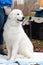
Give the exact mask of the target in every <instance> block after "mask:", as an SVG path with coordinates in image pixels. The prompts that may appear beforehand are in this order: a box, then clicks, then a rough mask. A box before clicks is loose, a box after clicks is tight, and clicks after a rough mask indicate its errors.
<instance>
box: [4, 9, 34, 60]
mask: <svg viewBox="0 0 43 65" xmlns="http://www.w3.org/2000/svg"><path fill="white" fill-rule="evenodd" d="M23 20H24V16H23V13H22V11H21V10H18V9H14V10H13V11H12V12H11V13H10V14H9V16H8V19H7V22H6V24H5V26H4V32H3V37H4V41H5V43H6V47H7V50H8V58H9V59H11V60H13V59H15V58H16V57H17V54H21V55H23V56H25V57H27V58H30V57H31V53H32V52H33V45H32V43H31V41H30V40H29V38H28V37H27V35H26V34H25V32H24V30H23V28H22V25H21V22H23Z"/></svg>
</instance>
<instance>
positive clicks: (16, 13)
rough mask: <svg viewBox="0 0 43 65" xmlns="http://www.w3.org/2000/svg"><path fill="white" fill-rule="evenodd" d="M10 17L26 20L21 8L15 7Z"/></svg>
mask: <svg viewBox="0 0 43 65" xmlns="http://www.w3.org/2000/svg"><path fill="white" fill-rule="evenodd" d="M9 18H10V19H12V20H15V21H20V22H21V21H23V20H24V15H23V13H22V11H21V10H19V9H14V10H13V11H12V12H11V13H10V14H9Z"/></svg>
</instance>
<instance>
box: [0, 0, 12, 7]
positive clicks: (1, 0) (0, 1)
mask: <svg viewBox="0 0 43 65" xmlns="http://www.w3.org/2000/svg"><path fill="white" fill-rule="evenodd" d="M11 5H12V0H0V7H3V6H11Z"/></svg>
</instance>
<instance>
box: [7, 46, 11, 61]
mask: <svg viewBox="0 0 43 65" xmlns="http://www.w3.org/2000/svg"><path fill="white" fill-rule="evenodd" d="M7 51H8V55H7V57H6V59H7V60H9V59H10V58H11V52H12V48H11V47H10V46H8V45H7Z"/></svg>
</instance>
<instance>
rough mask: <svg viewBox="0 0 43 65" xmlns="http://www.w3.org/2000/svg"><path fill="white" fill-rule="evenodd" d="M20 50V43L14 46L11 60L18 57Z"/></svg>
mask: <svg viewBox="0 0 43 65" xmlns="http://www.w3.org/2000/svg"><path fill="white" fill-rule="evenodd" d="M18 49H19V44H18V43H16V44H15V45H13V48H12V56H11V59H10V60H14V59H15V58H16V57H17V53H18Z"/></svg>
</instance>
